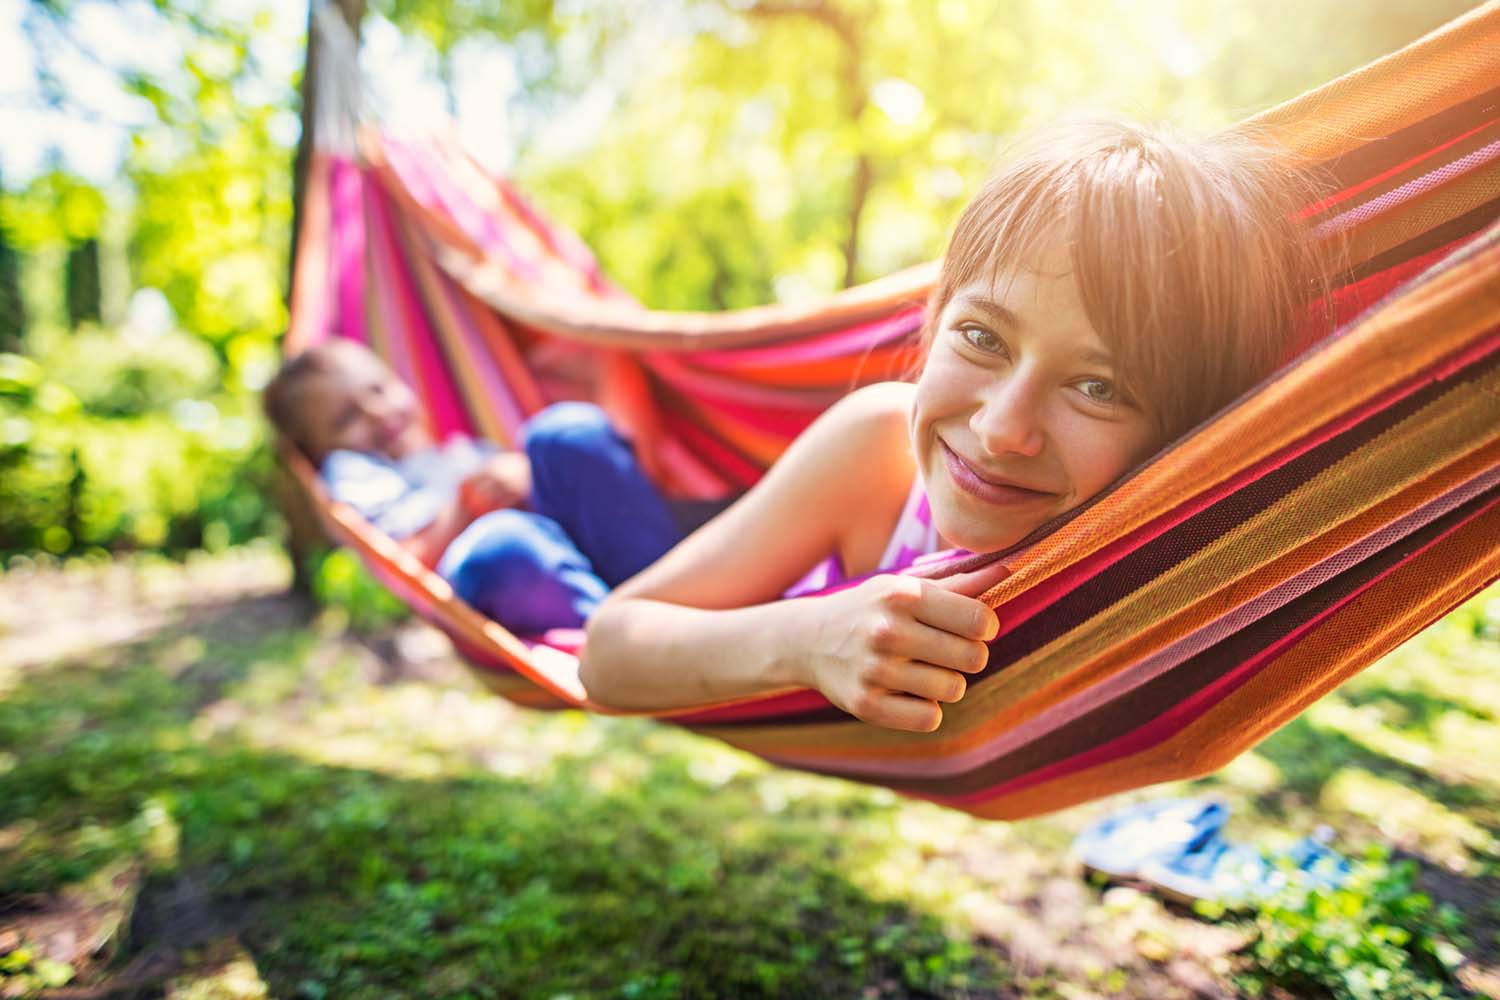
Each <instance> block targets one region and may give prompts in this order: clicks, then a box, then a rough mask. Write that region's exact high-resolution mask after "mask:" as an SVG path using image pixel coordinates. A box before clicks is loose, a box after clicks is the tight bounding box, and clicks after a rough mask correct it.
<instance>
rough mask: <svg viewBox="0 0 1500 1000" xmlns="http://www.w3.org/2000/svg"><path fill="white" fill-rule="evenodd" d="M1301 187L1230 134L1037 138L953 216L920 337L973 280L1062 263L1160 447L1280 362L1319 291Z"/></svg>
mask: <svg viewBox="0 0 1500 1000" xmlns="http://www.w3.org/2000/svg"><path fill="white" fill-rule="evenodd" d="M1316 195H1317V187H1316V185H1315V184H1314V182H1313V181H1312V179H1311V176H1310V174H1308V173H1307V172H1306V171H1302V170H1299V169H1298V168H1296V167H1295V165H1293V164H1290V163H1288V162H1287V158H1286V157H1285V156H1284V155H1279V154H1278V153H1276V152H1275V151H1274V150H1273V149H1272V148H1271V147H1269V146H1267V145H1264V144H1261V143H1259V142H1257V141H1254V140H1253V139H1251V138H1249V137H1247V136H1245V135H1242V134H1238V133H1225V134H1221V135H1215V136H1211V137H1206V138H1188V137H1181V136H1178V135H1175V134H1173V133H1171V132H1168V131H1165V130H1163V129H1159V128H1146V127H1141V126H1136V125H1129V124H1121V123H1115V122H1091V123H1080V124H1074V125H1069V126H1064V127H1059V128H1055V129H1051V130H1048V131H1046V132H1044V133H1041V134H1039V135H1037V136H1036V137H1034V138H1033V139H1032V141H1031V142H1030V144H1029V145H1027V146H1026V147H1024V148H1023V149H1022V150H1021V151H1020V153H1019V155H1018V156H1016V157H1014V158H1013V159H1012V160H1011V161H1010V162H1009V163H1008V164H1007V165H1005V166H1004V167H1002V168H1001V170H1000V171H999V172H998V173H996V174H995V175H994V176H993V177H992V178H991V179H990V180H989V182H988V183H986V184H985V186H984V188H983V189H982V190H981V191H980V192H979V194H978V195H977V196H976V197H975V198H974V199H973V201H971V202H970V203H969V205H968V206H967V207H966V208H965V209H964V212H963V214H962V216H961V217H960V219H959V221H958V224H957V226H956V228H955V230H954V233H953V237H952V240H951V242H950V244H949V247H948V252H947V254H946V256H945V258H944V261H943V267H942V272H941V274H940V275H939V278H938V281H937V284H936V285H935V286H934V288H933V293H932V299H931V302H930V303H929V307H928V310H927V317H928V327H927V329H926V330H925V331H924V333H925V335H926V336H927V338H928V342H929V343H930V342H931V336H932V333H933V332H934V324H935V323H936V321H937V317H938V316H939V315H940V314H941V313H942V312H943V310H944V308H945V307H946V306H947V305H948V302H949V300H950V299H951V298H952V297H953V295H954V293H955V292H956V291H957V290H958V289H961V288H963V287H965V286H968V285H970V284H972V283H973V282H974V281H976V280H981V279H985V278H986V277H989V278H993V277H994V276H998V275H1003V274H1006V273H1012V272H1014V271H1015V269H1016V267H1017V266H1018V265H1022V266H1024V265H1025V264H1026V263H1027V262H1028V261H1029V260H1031V259H1033V258H1036V257H1039V256H1044V255H1045V253H1046V251H1047V250H1048V248H1050V247H1058V246H1060V247H1062V248H1063V249H1064V254H1065V260H1066V261H1067V266H1068V267H1069V269H1070V270H1071V272H1072V274H1073V277H1074V279H1075V280H1076V282H1077V287H1078V291H1079V295H1080V297H1081V299H1082V301H1083V305H1084V308H1085V311H1086V313H1087V317H1088V320H1089V322H1090V324H1091V325H1092V326H1093V329H1094V330H1095V331H1096V332H1097V334H1098V336H1099V337H1100V339H1101V340H1102V341H1103V342H1104V344H1105V345H1106V346H1107V348H1108V350H1109V352H1110V354H1111V355H1112V356H1113V358H1114V359H1115V365H1116V369H1117V373H1118V375H1119V376H1120V378H1121V381H1122V383H1123V385H1124V388H1125V389H1126V391H1127V392H1129V393H1130V394H1131V395H1132V396H1133V397H1135V398H1136V399H1138V400H1139V401H1140V402H1141V403H1142V404H1144V407H1145V409H1146V410H1147V412H1149V413H1150V415H1151V417H1152V419H1153V421H1154V422H1155V424H1156V427H1157V432H1158V434H1159V435H1160V441H1161V442H1162V443H1165V442H1167V441H1170V440H1172V439H1174V438H1176V437H1178V436H1179V435H1181V434H1182V433H1184V432H1186V431H1187V430H1189V429H1191V428H1192V427H1194V426H1195V425H1197V424H1198V423H1200V422H1202V421H1203V420H1205V419H1207V418H1208V417H1209V416H1211V415H1212V414H1214V413H1215V412H1217V411H1218V410H1219V409H1221V408H1222V407H1224V406H1225V405H1227V404H1228V403H1229V402H1231V401H1232V400H1233V399H1235V398H1236V397H1237V396H1239V395H1240V394H1241V393H1243V392H1245V391H1246V390H1248V389H1249V388H1250V387H1252V386H1254V385H1255V384H1256V383H1257V382H1259V381H1260V380H1261V379H1263V378H1265V377H1266V376H1267V375H1269V374H1270V373H1271V372H1272V371H1273V370H1274V369H1275V368H1276V367H1277V366H1278V365H1280V364H1281V363H1284V362H1285V361H1287V360H1289V359H1290V357H1291V356H1292V354H1293V353H1294V352H1295V351H1296V349H1297V348H1298V347H1300V346H1302V344H1301V343H1300V340H1301V339H1302V338H1304V337H1305V333H1306V329H1305V323H1304V317H1305V315H1306V314H1305V312H1304V310H1305V307H1306V306H1307V305H1308V304H1309V303H1314V302H1317V301H1319V300H1320V299H1322V298H1323V297H1325V296H1326V294H1327V291H1328V282H1329V277H1328V264H1327V261H1328V259H1329V256H1330V254H1329V252H1328V248H1326V247H1320V246H1319V245H1318V244H1317V242H1316V241H1315V240H1314V239H1313V238H1312V235H1311V234H1310V233H1309V232H1308V231H1307V227H1306V225H1305V224H1304V223H1303V222H1302V220H1301V218H1300V210H1301V209H1302V208H1303V207H1304V206H1305V205H1307V204H1308V203H1310V202H1311V201H1312V200H1314V199H1315V198H1316Z"/></svg>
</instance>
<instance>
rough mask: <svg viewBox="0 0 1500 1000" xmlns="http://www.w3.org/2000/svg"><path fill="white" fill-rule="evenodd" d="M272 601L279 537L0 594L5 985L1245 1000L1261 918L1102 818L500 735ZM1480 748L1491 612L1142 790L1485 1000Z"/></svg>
mask: <svg viewBox="0 0 1500 1000" xmlns="http://www.w3.org/2000/svg"><path fill="white" fill-rule="evenodd" d="M287 582H288V572H287V568H286V564H285V562H284V560H283V558H282V557H281V556H280V555H279V553H277V552H276V551H275V550H272V549H247V550H242V551H238V552H234V553H230V554H227V555H221V556H218V557H202V558H195V559H193V560H190V561H189V562H187V563H186V564H177V563H168V562H164V561H156V560H146V559H135V560H129V561H122V562H116V563H112V564H106V565H90V564H78V565H73V566H70V567H68V568H60V567H47V568H41V567H33V566H26V565H21V566H13V567H12V569H11V570H10V571H8V572H7V573H5V574H4V575H3V576H0V996H3V995H26V994H27V993H36V994H37V995H41V996H48V997H102V996H141V997H157V996H166V997H173V998H231V997H258V996H276V997H306V998H314V1000H316V998H320V997H330V998H331V997H338V998H344V997H392V996H396V997H401V996H416V997H488V996H503V997H510V996H516V997H539V998H563V997H573V998H579V1000H581V998H585V997H626V998H654V997H677V996H724V997H748V996H792V997H803V996H806V997H821V996H838V997H842V996H856V997H908V996H943V997H980V996H983V997H991V996H998V997H1013V996H1028V997H1030V996H1035V997H1065V998H1084V997H1108V996H1132V997H1152V998H1157V997H1161V998H1171V997H1227V996H1235V995H1238V994H1239V993H1240V991H1243V990H1245V989H1247V988H1249V987H1247V986H1246V983H1247V980H1246V979H1245V978H1244V976H1243V975H1242V973H1243V972H1244V970H1245V969H1246V968H1248V967H1250V965H1253V959H1252V958H1251V957H1249V956H1250V953H1249V952H1247V951H1246V950H1245V946H1246V945H1247V943H1249V942H1250V940H1251V938H1252V931H1251V930H1250V929H1249V925H1247V924H1246V923H1244V922H1237V921H1235V920H1232V919H1222V920H1211V919H1208V918H1206V917H1205V916H1202V915H1198V914H1195V913H1193V912H1192V911H1190V910H1187V909H1184V908H1181V907H1177V906H1173V905H1168V904H1164V903H1163V902H1161V901H1159V900H1157V899H1155V898H1154V897H1152V896H1150V895H1148V894H1145V893H1142V892H1139V891H1137V890H1136V889H1134V888H1131V887H1129V886H1114V887H1105V886H1100V885H1095V884H1093V883H1091V882H1090V881H1088V880H1087V879H1085V878H1083V877H1082V875H1081V873H1080V872H1079V871H1078V870H1077V868H1076V866H1075V865H1074V863H1073V862H1071V861H1070V860H1069V858H1068V856H1067V850H1066V848H1067V845H1068V842H1069V840H1070V839H1071V837H1072V835H1073V834H1074V833H1075V832H1076V831H1077V830H1078V829H1079V828H1080V827H1081V826H1082V825H1083V824H1085V823H1086V822H1088V821H1089V820H1090V819H1091V818H1093V817H1095V816H1097V815H1099V814H1100V813H1101V812H1102V811H1103V810H1105V809H1107V808H1109V807H1110V806H1111V805H1113V804H1118V802H1114V803H1096V804H1093V805H1089V806H1084V807H1079V808H1076V809H1072V810H1068V811H1066V812H1063V813H1059V814H1055V815H1053V816H1049V817H1044V818H1040V819H1035V820H1031V821H1027V822H1022V823H1010V824H1005V823H987V822H982V821H977V820H973V819H970V818H969V817H967V816H963V815H961V814H958V813H954V812H950V811H945V810H942V809H939V808H936V807H934V806H931V805H928V804H925V803H919V802H910V801H906V800H903V799H899V798H897V797H895V796H893V795H891V794H889V793H886V792H883V791H880V790H872V789H868V788H864V787H859V786H854V785H850V784H846V783H843V782H838V781H833V780H828V779H821V778H815V777H810V776H807V775H801V774H795V773H791V772H786V771H780V770H776V769H774V768H770V767H768V766H766V765H764V764H763V763H761V762H759V761H757V760H755V759H753V758H750V757H747V756H745V755H743V754H740V753H738V752H735V751H732V750H729V749H727V748H725V747H722V746H720V745H718V744H716V743H713V742H711V741H707V740H704V739H700V738H698V737H695V736H692V735H689V734H686V733H683V732H679V731H676V730H674V729H671V728H670V727H666V726H660V725H654V724H651V723H647V722H643V721H639V720H612V719H603V718H597V717H588V716H584V715H581V714H578V713H573V712H567V713H557V714H541V713H534V712H528V711H524V710H520V709H517V708H514V707H512V706H510V705H508V704H507V703H505V702H503V701H501V700H499V699H497V698H494V697H492V696H490V695H487V694H485V693H483V692H482V691H481V690H480V688H479V687H478V685H477V684H476V683H475V682H474V681H473V680H472V679H470V678H469V677H468V675H467V674H466V673H465V671H464V669H463V668H462V667H461V666H460V665H459V664H458V663H457V661H455V659H454V658H453V656H452V653H451V651H450V650H449V649H448V647H447V645H446V643H445V641H444V640H443V639H442V637H441V636H440V635H438V634H436V633H434V632H432V631H430V630H429V629H427V628H426V627H424V626H422V625H420V624H416V623H412V622H407V623H405V624H401V625H396V626H390V627H386V628H383V629H381V630H377V631H376V632H374V633H370V632H365V633H362V634H356V632H354V631H353V630H351V629H350V628H348V627H347V621H346V620H345V619H344V618H343V617H342V616H341V615H340V613H339V612H338V611H337V610H334V611H332V612H323V613H322V614H319V615H313V614H312V613H311V611H310V609H309V608H308V607H307V606H306V605H305V604H304V603H302V602H300V601H299V600H298V599H296V598H294V597H291V596H289V595H288V594H287V592H286V588H287ZM1497 736H1500V590H1491V591H1489V592H1488V593H1486V594H1484V595H1481V596H1480V597H1479V598H1476V599H1475V601H1473V602H1471V603H1470V604H1469V605H1467V606H1466V607H1465V608H1464V609H1461V610H1460V611H1459V612H1456V613H1455V614H1454V615H1453V616H1450V618H1449V619H1447V620H1446V621H1444V622H1443V623H1440V624H1439V625H1438V626H1436V627H1434V628H1433V629H1432V630H1429V631H1428V632H1427V633H1425V634H1424V635H1423V636H1422V637H1419V638H1418V639H1417V640H1415V641H1414V642H1413V643H1411V644H1408V646H1406V647H1404V648H1403V649H1402V650H1400V651H1398V652H1397V653H1395V654H1393V655H1392V656H1390V657H1388V658H1387V659H1386V660H1384V661H1382V662H1381V663H1379V664H1377V665H1376V666H1374V667H1372V668H1371V669H1370V670H1368V671H1366V672H1365V673H1364V674H1363V675H1361V676H1360V677H1359V678H1358V679H1357V680H1356V681H1354V682H1353V683H1351V684H1349V685H1347V686H1346V687H1345V688H1344V689H1343V690H1341V691H1340V692H1338V693H1336V694H1335V695H1333V696H1331V697H1329V698H1328V699H1325V700H1324V701H1323V702H1321V703H1319V704H1318V705H1316V706H1315V707H1314V708H1313V709H1312V710H1311V711H1309V712H1308V713H1306V714H1305V715H1304V716H1303V717H1302V718H1301V719H1299V720H1297V721H1296V722H1295V723H1293V724H1292V725H1290V726H1288V727H1286V728H1285V729H1283V730H1282V731H1280V732H1279V733H1277V734H1276V735H1275V736H1273V737H1272V738H1271V739H1270V740H1268V741H1267V742H1266V743H1264V744H1263V745H1262V746H1261V747H1260V748H1258V749H1257V750H1256V751H1255V752H1254V753H1251V754H1247V755H1245V756H1244V757H1241V758H1240V759H1239V760H1238V761H1236V762H1235V763H1234V764H1233V765H1231V766H1230V767H1228V768H1226V769H1225V770H1224V771H1223V772H1221V773H1219V774H1218V775H1215V776H1213V777H1212V778H1209V779H1205V780H1204V781H1201V782H1196V783H1193V784H1192V785H1190V786H1182V785H1179V786H1174V787H1167V788H1160V789H1151V790H1148V791H1147V792H1144V793H1140V794H1141V795H1142V796H1144V795H1159V794H1166V793H1172V792H1181V791H1183V790H1185V789H1189V788H1190V789H1192V790H1211V791H1214V792H1216V793H1218V794H1221V795H1223V796H1225V797H1226V798H1227V799H1228V800H1229V801H1230V803H1231V804H1232V806H1233V808H1234V811H1235V818H1234V819H1233V820H1232V821H1231V824H1230V827H1229V833H1230V835H1231V836H1233V837H1236V838H1240V839H1245V840H1250V841H1254V842H1257V843H1263V844H1269V845H1275V844H1277V843H1285V842H1286V841H1287V840H1288V839H1290V838H1292V837H1295V836H1297V835H1300V834H1303V833H1306V832H1308V831H1309V830H1311V829H1313V828H1315V827H1316V826H1318V825H1320V824H1327V825H1329V826H1331V827H1332V828H1333V830H1334V831H1335V833H1336V834H1337V837H1338V840H1337V843H1338V844H1339V846H1340V847H1341V848H1343V849H1344V850H1346V851H1348V852H1351V853H1354V854H1359V853H1361V852H1362V851H1363V850H1364V848H1365V847H1366V846H1368V845H1371V844H1375V845H1388V846H1389V847H1390V848H1391V849H1393V850H1394V851H1395V852H1396V854H1397V856H1398V857H1406V858H1410V859H1413V860H1414V861H1415V862H1416V863H1417V864H1418V865H1419V866H1420V874H1419V876H1418V884H1419V886H1420V887H1421V888H1422V889H1424V890H1425V891H1426V892H1428V893H1430V894H1431V895H1433V896H1435V897H1436V898H1437V899H1438V900H1440V901H1444V902H1446V903H1449V904H1451V905H1452V906H1453V907H1454V908H1455V909H1456V910H1457V912H1458V914H1459V917H1460V919H1461V920H1462V922H1463V924H1464V930H1463V932H1462V934H1449V935H1448V936H1450V937H1452V938H1454V939H1455V941H1456V942H1457V945H1458V950H1459V951H1460V952H1461V953H1462V956H1463V958H1462V961H1461V963H1460V964H1459V965H1458V967H1457V970H1456V974H1455V977H1454V979H1453V980H1452V981H1451V982H1450V983H1449V984H1448V986H1447V988H1448V989H1449V990H1450V992H1452V993H1454V994H1457V995H1462V994H1463V993H1464V992H1465V991H1468V992H1469V993H1471V994H1473V995H1497V994H1500V941H1497V937H1496V932H1497V929H1500V903H1497V900H1500V754H1497V752H1496V749H1495V748H1496V746H1497V745H1500V740H1497ZM1435 919H1436V918H1434V920H1435ZM1435 926H1436V924H1435ZM1454 960H1455V961H1457V958H1455V959H1454ZM1274 989H1275V981H1274V980H1273V990H1274ZM1283 995H1289V994H1288V992H1283Z"/></svg>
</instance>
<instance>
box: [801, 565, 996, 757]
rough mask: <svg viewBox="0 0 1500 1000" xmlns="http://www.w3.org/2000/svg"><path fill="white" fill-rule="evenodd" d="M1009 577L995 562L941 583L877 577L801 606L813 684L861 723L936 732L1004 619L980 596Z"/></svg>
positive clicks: (984, 660)
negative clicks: (808, 629)
mask: <svg viewBox="0 0 1500 1000" xmlns="http://www.w3.org/2000/svg"><path fill="white" fill-rule="evenodd" d="M1009 574H1010V570H1009V569H1007V568H1006V567H1005V566H1004V565H1003V564H1000V563H991V564H990V565H988V566H983V567H981V568H979V569H977V570H974V571H972V572H969V573H963V574H959V575H957V576H952V577H948V578H947V579H944V580H924V579H921V578H919V577H914V576H898V575H895V574H881V575H878V576H873V577H871V578H870V579H868V580H866V581H865V582H864V583H861V584H859V585H858V586H856V587H851V588H849V589H848V590H844V591H840V592H839V593H836V594H830V595H828V596H827V597H823V598H815V599H812V600H809V601H807V606H808V610H809V611H810V612H812V613H813V614H814V615H815V616H816V617H815V619H814V624H813V626H812V628H813V629H814V634H813V636H812V641H811V642H810V643H808V645H807V647H805V648H806V649H807V650H809V651H810V654H808V655H807V657H806V659H805V661H804V662H805V670H806V671H807V674H808V681H809V686H811V687H815V688H817V689H818V690H819V691H821V692H822V693H823V695H824V697H826V698H827V699H828V700H829V701H831V702H833V703H834V704H835V705H837V706H838V707H839V708H842V709H843V710H844V711H846V712H849V713H850V714H851V715H853V716H855V717H856V718H859V719H863V720H864V721H866V722H870V723H873V724H875V725H878V726H887V727H889V728H891V729H904V730H909V731H911V732H919V733H929V732H932V731H933V730H935V729H937V727H938V726H939V724H941V723H942V721H943V709H942V703H943V702H956V701H958V700H959V699H960V698H962V697H963V696H964V692H965V691H966V690H967V689H968V678H967V675H969V674H974V673H978V672H979V671H981V670H983V669H984V667H985V664H987V663H988V662H989V648H988V646H987V645H986V643H987V642H988V641H989V640H991V639H993V638H994V637H995V635H996V634H997V633H998V632H999V630H1000V621H999V619H998V618H996V616H995V612H994V610H993V609H992V608H990V606H989V605H987V604H985V603H984V602H983V601H980V600H978V599H977V598H978V595H980V594H983V593H984V592H985V591H987V590H989V589H990V588H991V587H993V586H994V585H995V584H996V583H999V582H1000V581H1001V580H1003V579H1004V578H1005V577H1006V576H1008V575H1009ZM814 605H816V609H815V610H814V608H813V606H814ZM804 634H805V633H804ZM794 641H796V640H794Z"/></svg>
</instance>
